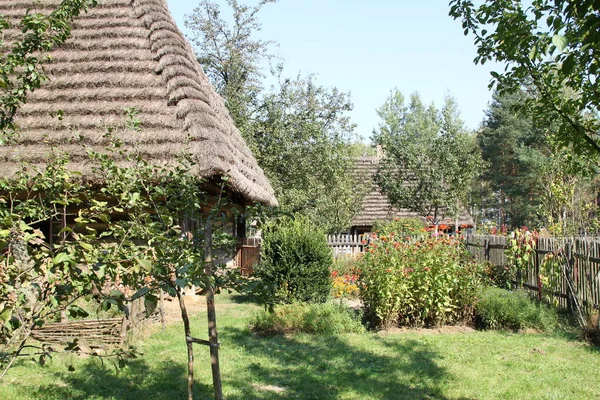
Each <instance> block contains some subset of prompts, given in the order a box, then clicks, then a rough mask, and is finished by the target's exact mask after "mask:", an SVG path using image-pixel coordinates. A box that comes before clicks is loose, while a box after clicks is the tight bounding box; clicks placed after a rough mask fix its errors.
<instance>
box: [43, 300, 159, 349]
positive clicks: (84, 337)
mask: <svg viewBox="0 0 600 400" xmlns="http://www.w3.org/2000/svg"><path fill="white" fill-rule="evenodd" d="M128 307H129V310H130V311H129V314H128V316H127V317H123V318H102V319H90V320H76V321H69V322H55V323H47V324H44V325H42V326H40V327H37V328H35V329H34V330H33V332H32V334H31V336H32V337H33V338H34V339H36V340H38V341H40V342H44V343H59V344H65V343H68V342H71V341H73V340H74V339H78V340H79V341H81V342H84V343H85V344H87V345H90V346H92V347H104V346H116V345H121V344H123V343H125V342H126V341H127V339H128V334H133V335H135V333H137V331H141V330H143V328H144V326H145V325H146V324H148V323H156V322H159V321H161V320H163V319H164V315H163V310H164V305H163V304H162V301H161V305H160V307H158V308H157V309H156V310H155V311H154V312H153V313H152V314H151V315H146V311H145V309H144V305H143V298H142V299H137V300H135V301H133V302H131V303H129V304H128Z"/></svg>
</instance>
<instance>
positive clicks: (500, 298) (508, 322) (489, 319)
mask: <svg viewBox="0 0 600 400" xmlns="http://www.w3.org/2000/svg"><path fill="white" fill-rule="evenodd" d="M475 310H476V313H477V317H476V321H477V324H478V326H479V327H480V328H482V329H510V330H519V329H527V328H534V329H540V330H543V331H551V330H553V329H555V328H556V327H557V325H558V315H557V313H556V311H555V310H554V309H553V308H551V307H548V306H546V305H544V304H541V303H536V302H535V301H534V300H532V299H531V297H529V295H528V294H527V293H525V292H524V291H521V290H518V291H509V290H506V289H501V288H496V287H490V288H486V289H485V290H484V291H483V292H482V293H481V295H480V297H479V299H478V301H477V303H476V306H475Z"/></svg>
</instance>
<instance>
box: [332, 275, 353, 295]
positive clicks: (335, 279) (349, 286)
mask: <svg viewBox="0 0 600 400" xmlns="http://www.w3.org/2000/svg"><path fill="white" fill-rule="evenodd" d="M331 280H332V285H333V287H332V295H333V297H335V298H336V299H339V298H345V299H348V298H350V299H352V298H356V297H358V285H357V281H358V275H356V274H339V273H338V271H335V270H334V271H332V272H331Z"/></svg>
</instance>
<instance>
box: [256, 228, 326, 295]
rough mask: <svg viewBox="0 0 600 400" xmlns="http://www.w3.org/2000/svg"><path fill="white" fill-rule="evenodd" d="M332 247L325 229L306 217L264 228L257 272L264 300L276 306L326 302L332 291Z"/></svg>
mask: <svg viewBox="0 0 600 400" xmlns="http://www.w3.org/2000/svg"><path fill="white" fill-rule="evenodd" d="M331 264H332V254H331V249H330V248H329V246H328V245H327V239H326V237H325V234H324V233H323V231H321V230H319V229H317V228H315V226H314V224H312V223H311V222H310V221H309V220H308V219H307V218H306V217H297V218H295V219H293V220H281V221H277V222H275V223H273V224H271V225H269V226H266V227H265V229H264V230H263V241H262V247H261V259H260V263H259V264H258V265H257V267H256V268H255V273H254V276H255V277H256V278H258V280H259V284H258V288H257V289H256V290H257V295H258V297H259V299H260V301H261V302H262V303H263V304H265V305H268V306H269V307H272V306H273V305H275V304H286V303H293V302H308V303H324V302H325V301H326V300H327V297H328V296H329V292H330V291H331V276H330V267H331Z"/></svg>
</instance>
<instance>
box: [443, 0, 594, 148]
mask: <svg viewBox="0 0 600 400" xmlns="http://www.w3.org/2000/svg"><path fill="white" fill-rule="evenodd" d="M450 7H451V8H450V15H451V16H453V17H454V18H455V19H460V20H462V26H463V28H464V33H465V35H468V34H471V35H473V36H474V38H475V39H474V41H475V45H476V46H477V53H478V55H477V57H476V58H475V62H476V63H480V64H484V63H486V62H487V61H497V62H500V63H501V64H504V65H505V68H504V71H503V72H492V81H491V84H490V86H492V87H495V88H496V89H498V90H499V91H500V92H501V93H502V92H505V91H510V92H514V91H516V90H518V89H520V88H522V87H524V86H526V85H532V86H533V87H534V88H535V90H536V96H535V97H531V98H529V99H527V100H528V101H527V102H526V105H527V106H529V108H530V110H531V111H533V113H534V115H535V116H536V118H537V119H538V120H540V121H545V122H546V123H550V122H551V121H553V120H556V121H557V122H558V123H557V125H556V128H557V129H556V131H555V135H556V140H557V143H558V144H560V145H561V146H567V145H573V147H574V148H575V150H576V151H577V152H578V153H580V154H585V155H586V156H587V157H588V158H589V157H594V158H595V157H597V156H598V154H599V153H600V137H599V136H598V135H599V132H600V122H599V120H598V111H599V106H600V87H599V86H598V82H597V76H598V72H599V68H600V67H599V65H598V62H597V60H598V56H599V54H600V31H598V25H599V24H600V14H599V13H598V8H599V5H598V2H597V1H593V0H576V1H573V0H533V1H531V2H524V1H521V0H517V1H515V0H486V1H484V2H483V3H482V4H480V5H477V6H475V5H474V4H473V2H472V1H469V0H452V1H450Z"/></svg>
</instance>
